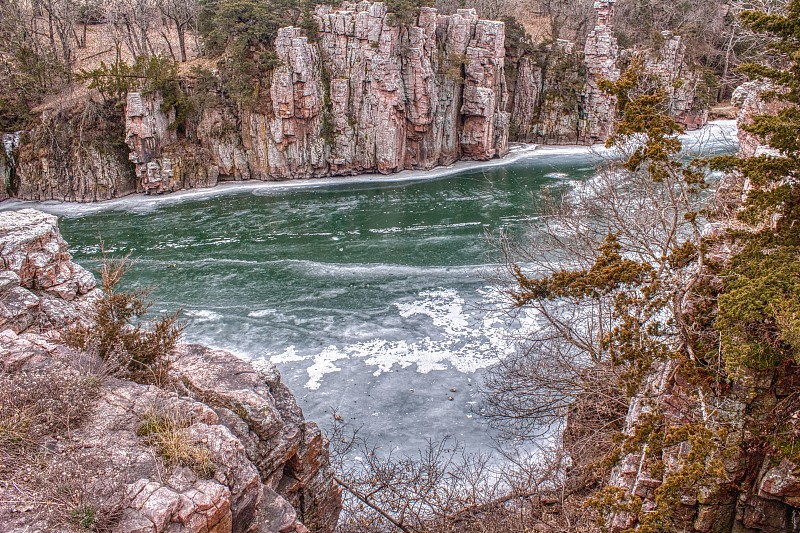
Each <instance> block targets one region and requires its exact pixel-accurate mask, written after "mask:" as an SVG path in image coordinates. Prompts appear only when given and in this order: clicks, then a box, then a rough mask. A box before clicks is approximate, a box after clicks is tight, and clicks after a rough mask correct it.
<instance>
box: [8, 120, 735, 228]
mask: <svg viewBox="0 0 800 533" xmlns="http://www.w3.org/2000/svg"><path fill="white" fill-rule="evenodd" d="M736 131H737V129H736V121H735V120H718V121H712V122H709V123H708V125H706V126H705V127H703V128H701V129H699V130H695V131H691V132H688V133H686V134H685V135H682V136H681V137H680V138H681V140H682V141H684V144H685V146H684V148H685V149H687V150H691V149H692V148H693V147H697V146H702V145H704V144H709V143H711V144H715V145H720V144H727V143H730V144H732V145H733V144H735V142H736ZM687 141H688V142H687ZM604 153H608V150H607V149H606V148H605V147H604V146H603V145H602V144H596V145H593V146H577V145H569V146H551V145H536V144H515V145H513V146H512V148H511V150H510V152H509V154H508V155H507V156H506V157H504V158H502V159H492V160H490V161H458V162H456V163H454V164H452V165H449V166H447V167H438V168H435V169H432V170H404V171H402V172H398V173H396V174H390V175H384V174H360V175H358V176H343V177H332V178H312V179H299V180H289V181H256V180H253V181H239V182H227V183H222V184H220V185H217V186H216V187H211V188H203V189H190V190H186V191H178V192H174V193H169V194H164V195H159V196H148V195H144V194H133V195H129V196H125V197H122V198H115V199H113V200H106V201H103V202H95V203H75V202H59V201H56V200H49V201H44V202H36V201H31V200H15V199H9V200H5V201H3V202H0V211H1V210H7V209H22V208H26V207H32V208H35V209H40V210H41V211H45V212H47V213H50V214H53V215H58V216H65V217H80V216H82V215H90V214H93V213H97V212H102V211H112V210H123V211H132V212H137V213H146V212H149V211H153V210H156V209H158V208H159V207H165V206H168V205H172V204H176V203H181V202H185V201H191V200H203V199H207V198H213V197H216V196H224V195H229V194H237V193H243V192H253V191H263V190H267V191H270V192H274V193H275V194H280V193H281V192H285V191H289V190H293V189H315V188H321V187H329V186H335V185H347V184H384V183H400V182H406V181H426V180H434V179H441V178H445V177H449V176H453V175H455V174H460V173H463V172H468V171H472V170H480V169H484V168H493V167H501V166H505V165H510V164H513V163H516V162H518V161H522V160H525V159H534V158H537V157H538V156H540V155H541V156H554V155H571V154H575V155H578V154H596V155H597V156H598V157H600V155H601V154H604Z"/></svg>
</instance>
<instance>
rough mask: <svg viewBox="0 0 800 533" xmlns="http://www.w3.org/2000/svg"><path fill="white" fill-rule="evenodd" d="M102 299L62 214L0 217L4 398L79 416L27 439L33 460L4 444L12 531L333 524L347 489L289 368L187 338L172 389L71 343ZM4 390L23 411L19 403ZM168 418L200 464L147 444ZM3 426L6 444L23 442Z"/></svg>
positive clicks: (0, 502) (5, 517) (5, 523)
mask: <svg viewBox="0 0 800 533" xmlns="http://www.w3.org/2000/svg"><path fill="white" fill-rule="evenodd" d="M100 297H101V293H100V291H99V290H98V289H96V288H95V280H94V277H93V276H92V274H91V273H89V272H88V271H86V270H85V269H83V268H81V267H80V266H78V265H76V264H75V263H73V262H72V261H71V257H70V255H69V253H68V252H67V245H66V243H65V242H64V240H63V239H62V238H61V235H60V234H59V231H58V227H57V220H56V218H55V217H54V216H50V215H46V214H44V213H41V212H39V211H34V210H31V209H26V210H22V211H19V212H2V213H0V380H2V386H3V387H2V389H1V390H0V393H4V394H7V393H8V391H11V390H14V387H19V389H20V394H21V395H23V396H24V394H32V395H33V396H32V400H31V402H32V403H31V404H30V405H27V407H26V406H25V405H23V406H22V407H23V409H22V410H21V411H20V412H21V413H22V414H25V413H37V412H38V411H37V410H42V411H43V412H49V411H48V410H49V409H50V408H51V407H50V404H51V403H52V402H55V403H58V402H66V404H65V405H64V406H63V409H58V410H56V411H55V412H53V414H52V415H51V416H53V417H55V416H58V415H59V411H61V410H63V411H65V412H66V413H67V414H68V416H67V419H66V426H65V427H59V425H58V424H55V425H53V426H52V428H51V430H50V431H45V432H44V434H43V435H37V437H38V438H37V439H33V438H28V440H26V441H25V442H26V444H25V446H26V447H28V448H27V453H29V454H32V455H26V456H24V458H23V459H22V460H17V459H16V458H15V456H14V455H13V454H14V453H16V452H17V448H15V447H9V448H7V449H6V450H4V455H3V456H2V457H3V464H0V473H2V477H3V479H4V480H7V481H8V482H7V483H2V484H0V524H2V527H0V529H2V530H3V531H78V530H80V531H85V530H86V529H87V528H89V527H96V528H102V529H93V530H102V531H125V532H127V533H132V532H135V533H161V532H167V531H169V532H185V533H190V532H192V533H201V532H214V533H229V532H244V531H248V532H252V533H259V532H260V533H279V532H280V533H289V532H295V533H304V532H305V533H307V532H308V531H309V530H311V531H316V532H322V533H325V532H332V531H333V530H334V527H335V525H336V522H337V519H338V514H339V509H340V505H341V493H340V490H339V488H338V486H337V485H336V483H335V481H334V480H333V470H332V468H331V467H330V465H329V456H328V442H327V440H326V439H325V437H324V436H323V435H322V433H321V432H320V430H319V428H318V427H317V425H316V424H314V423H312V422H308V421H306V420H304V418H303V413H302V411H301V410H300V408H299V407H298V406H297V403H296V401H295V399H294V397H293V396H292V394H291V392H290V391H289V390H288V388H287V387H286V386H285V385H284V384H283V383H282V382H281V378H280V375H279V373H278V371H277V369H276V368H275V367H274V366H272V365H271V364H269V363H266V362H265V363H262V364H260V365H256V366H251V365H250V364H249V363H247V362H245V361H243V360H240V359H238V358H237V357H236V356H234V355H232V354H230V353H227V352H223V351H218V350H211V349H209V348H206V347H204V346H198V345H180V346H179V347H178V348H177V349H176V350H175V352H174V353H173V354H172V357H171V364H170V369H169V376H168V379H167V380H166V381H165V382H164V383H163V384H162V385H161V386H155V385H143V384H140V383H135V382H133V381H129V380H127V379H123V378H120V377H117V374H116V373H115V372H114V370H113V368H114V367H113V364H111V363H109V362H108V361H103V360H101V359H100V357H99V356H98V355H97V354H96V353H89V352H81V351H77V350H74V349H71V348H68V347H67V346H65V345H64V344H63V343H62V341H63V339H64V338H63V332H64V331H66V330H67V327H68V326H69V325H70V324H73V323H75V322H77V321H81V320H85V319H86V318H87V317H91V316H92V312H93V309H94V304H95V302H96V301H97V299H98V298H100ZM32 387H33V388H37V387H38V389H37V390H32ZM26 391H27V392H26ZM50 394H52V397H50V396H48V395H50ZM0 399H2V400H3V402H4V403H3V404H2V405H3V406H4V407H3V408H4V409H6V408H9V409H13V408H14V405H15V403H14V402H15V401H16V400H15V399H13V398H9V397H7V396H3V397H2V398H0ZM41 402H44V403H41ZM48 402H50V403H48ZM20 416H22V415H20ZM37 416H39V418H36V419H35V424H34V425H33V426H32V427H33V429H32V430H31V431H32V432H34V434H35V431H36V430H38V428H39V426H38V425H36V424H39V425H41V424H42V423H43V422H42V421H41V420H40V419H41V415H37ZM167 416H170V417H175V418H174V419H171V420H173V421H174V423H175V424H177V431H178V433H177V434H176V435H177V437H179V440H178V441H175V444H174V446H177V447H178V448H176V449H177V450H183V451H182V452H181V453H184V454H185V453H189V452H191V453H192V454H200V456H201V457H202V458H203V462H202V463H201V466H202V468H197V465H196V464H192V463H191V462H189V464H186V462H185V461H183V460H181V461H180V462H177V463H176V461H175V458H174V457H172V456H170V455H169V454H168V453H167V452H166V451H165V450H166V448H165V446H166V444H163V443H162V444H161V445H158V446H155V445H154V444H153V442H152V441H151V440H149V439H148V437H147V432H146V431H143V428H144V427H145V424H146V423H147V422H148V421H152V420H154V417H167ZM5 420H8V418H4V421H5ZM156 420H158V418H156ZM9 431H14V427H13V426H12V427H11V428H10V429H9ZM5 435H8V433H4V437H3V438H4V440H3V443H4V444H3V445H4V446H5V445H6V444H7V443H9V442H11V443H13V442H14V441H13V440H11V441H9V440H7V439H6V437H5ZM9 446H11V445H9ZM171 446H173V444H171ZM201 452H202V453H201ZM9 453H10V454H11V455H8V454H9ZM18 453H23V451H19V452H18ZM31 457H35V460H32V459H31ZM30 510H35V511H36V512H29V511H30ZM87 524H88V525H87Z"/></svg>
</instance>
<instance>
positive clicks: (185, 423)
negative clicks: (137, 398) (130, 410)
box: [136, 407, 215, 478]
mask: <svg viewBox="0 0 800 533" xmlns="http://www.w3.org/2000/svg"><path fill="white" fill-rule="evenodd" d="M191 425H192V421H191V419H190V418H188V417H186V416H184V415H183V414H181V413H179V412H178V411H176V410H175V409H174V408H166V409H165V408H162V407H153V408H150V409H149V410H148V411H146V412H145V413H144V415H143V416H142V419H141V422H140V424H139V428H138V429H137V430H136V434H137V435H139V436H140V437H143V438H144V440H145V442H147V444H148V445H150V446H153V447H154V448H155V450H156V452H157V453H158V455H160V456H161V458H162V459H164V462H165V463H166V464H167V465H169V466H178V465H179V466H187V467H189V468H191V469H192V471H194V473H195V474H197V475H198V476H199V477H202V478H210V477H212V476H213V475H214V472H215V466H214V462H213V461H212V460H211V454H210V452H209V451H208V448H206V447H205V446H203V445H200V444H196V443H194V442H192V440H191V438H190V436H189V432H188V431H187V428H188V427H189V426H191Z"/></svg>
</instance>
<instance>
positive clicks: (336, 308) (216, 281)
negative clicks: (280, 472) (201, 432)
mask: <svg viewBox="0 0 800 533" xmlns="http://www.w3.org/2000/svg"><path fill="white" fill-rule="evenodd" d="M734 131H735V126H734V125H733V123H732V122H724V123H720V124H717V125H714V126H712V127H710V128H708V129H706V130H704V131H703V132H702V133H694V134H692V135H691V136H689V137H688V138H689V139H692V140H697V139H698V138H699V137H703V138H705V139H707V138H708V137H709V136H712V137H714V140H713V142H711V143H710V144H709V143H706V145H707V146H710V147H711V148H712V149H714V150H716V151H720V150H722V151H729V150H731V149H732V144H731V136H732V133H733V132H734ZM721 133H724V135H720V134H721ZM597 158H598V150H597V149H594V150H593V149H587V148H581V147H572V148H538V149H535V150H531V149H530V148H527V149H519V150H518V151H517V152H516V153H515V155H514V156H513V157H511V158H510V159H509V160H508V161H504V162H502V163H500V164H498V162H494V163H493V164H491V165H485V166H469V165H462V166H460V167H456V168H455V169H451V170H449V171H448V170H445V171H438V172H433V173H411V174H408V173H405V174H400V175H397V176H392V177H385V178H375V177H357V178H348V179H338V180H324V181H321V182H304V183H300V184H297V183H289V184H286V183H284V184H268V183H257V184H249V183H248V184H245V185H240V186H231V187H226V188H222V189H213V190H208V191H191V192H188V193H184V194H177V195H171V196H165V197H159V198H153V197H141V196H139V197H131V198H126V199H122V200H117V201H112V202H108V203H104V204H100V205H91V206H74V205H70V206H67V205H63V204H34V205H33V206H34V207H38V208H42V209H44V210H47V211H51V212H54V213H56V214H59V215H62V220H61V223H60V226H61V230H62V233H63V235H64V238H65V239H66V240H67V241H68V242H69V244H70V246H71V251H72V253H73V255H74V257H75V260H76V261H77V262H79V263H80V264H82V265H84V266H87V267H90V268H92V267H96V266H97V264H98V261H99V258H100V248H101V247H100V242H101V241H103V242H104V243H105V244H106V247H107V248H108V250H110V251H111V252H112V253H113V254H115V255H121V254H127V253H130V254H132V256H133V257H135V258H136V262H135V264H134V266H133V268H132V269H131V271H130V273H129V274H128V277H127V279H126V282H125V284H126V286H127V287H131V288H133V287H152V288H153V292H152V300H153V301H154V306H153V310H154V311H173V310H176V309H182V318H183V320H184V321H185V322H186V324H187V328H186V331H185V334H184V340H185V341H188V342H199V343H203V344H207V345H210V346H212V347H217V348H222V349H226V350H229V351H231V352H233V353H234V354H237V355H239V356H241V357H244V358H247V359H250V360H254V361H258V360H270V361H272V362H273V363H275V364H276V365H277V366H278V368H279V369H280V371H281V373H282V375H283V379H284V381H285V382H286V383H287V384H288V385H289V386H290V387H291V388H292V390H293V391H294V392H295V394H296V396H297V398H298V401H299V403H300V405H301V406H302V408H303V410H304V412H305V414H306V416H307V417H308V418H311V419H314V420H317V421H319V422H320V423H321V425H322V426H323V427H324V426H325V425H327V423H328V421H329V420H330V419H331V412H332V411H333V410H336V412H337V413H338V414H339V415H340V416H341V417H342V418H343V419H344V420H345V421H347V422H348V423H350V424H352V425H353V426H354V427H355V426H361V427H362V430H361V432H362V435H364V436H366V437H367V438H369V439H370V440H372V441H373V442H375V443H378V444H380V445H381V446H382V447H383V448H384V449H386V450H399V451H402V452H408V453H411V452H413V450H415V449H416V448H418V447H420V446H423V445H424V444H425V443H426V441H427V439H428V438H433V439H439V438H441V437H443V436H445V435H450V436H452V437H455V438H456V439H458V440H461V441H464V442H466V443H467V444H468V448H469V449H471V450H485V449H488V448H489V447H490V446H491V445H492V438H493V435H492V433H491V431H489V430H488V429H487V427H486V426H485V424H484V423H483V421H482V420H481V419H480V416H479V414H478V411H479V408H480V407H479V406H480V397H479V394H478V387H479V384H480V379H481V376H482V373H483V372H484V371H485V369H486V368H487V367H488V366H490V365H491V364H492V363H494V362H496V361H497V360H498V359H499V358H501V357H505V356H506V355H508V354H509V353H511V351H513V350H514V343H513V341H512V340H511V339H510V337H509V335H508V331H509V327H511V328H512V329H513V328H514V327H518V326H519V323H517V324H516V325H515V326H509V323H508V319H507V318H506V313H505V311H506V310H505V308H504V307H503V306H502V305H499V304H498V303H497V299H496V298H494V297H493V296H492V283H491V281H490V278H491V275H492V272H493V271H494V269H495V267H496V265H497V264H498V262H499V261H500V260H501V258H500V257H499V255H498V254H497V252H496V251H495V248H494V246H493V242H492V241H493V239H495V238H496V236H497V235H498V233H499V232H500V231H501V230H505V231H506V232H508V234H509V235H511V236H512V237H513V238H515V239H524V238H525V235H526V234H527V232H529V231H535V226H536V217H537V212H536V210H535V209H534V203H533V201H532V197H535V196H536V195H537V194H539V192H540V191H541V190H542V188H545V187H549V188H556V189H565V188H568V187H571V186H573V185H574V184H575V183H576V182H579V181H580V180H585V179H589V178H591V176H592V175H593V174H594V165H595V163H596V162H597ZM4 205H5V207H11V208H18V207H23V206H30V205H31V204H30V203H25V202H17V203H11V204H8V203H6V204H4ZM528 319H529V320H528V321H529V322H530V323H535V317H528ZM527 325H530V324H527ZM523 326H526V324H523Z"/></svg>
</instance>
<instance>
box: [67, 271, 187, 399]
mask: <svg viewBox="0 0 800 533" xmlns="http://www.w3.org/2000/svg"><path fill="white" fill-rule="evenodd" d="M130 267H131V261H130V258H129V256H125V257H123V258H122V259H118V260H114V259H110V258H108V257H107V256H105V255H104V260H103V265H102V267H101V268H100V276H101V287H102V290H103V296H102V297H101V298H100V299H98V300H97V303H96V306H95V310H94V316H92V317H91V323H90V324H78V325H76V326H74V327H73V328H72V329H71V330H70V331H69V332H68V334H67V337H66V341H67V344H68V345H70V346H71V347H73V348H77V349H81V350H85V351H92V352H95V353H97V354H98V355H99V356H100V357H101V358H102V359H103V360H104V361H106V362H108V363H110V365H111V367H112V369H113V371H114V372H116V373H119V374H121V375H123V376H125V377H128V378H130V379H132V380H134V381H136V382H138V383H152V384H155V385H163V384H164V383H166V382H167V380H168V373H169V368H170V355H171V354H172V352H173V350H174V348H175V345H176V344H177V342H178V339H179V338H180V336H181V333H182V332H183V328H184V326H183V325H182V324H179V323H178V313H177V312H176V313H173V314H170V315H166V316H162V317H160V318H158V319H156V320H153V321H151V322H147V321H146V320H145V317H146V315H147V313H148V311H149V309H150V303H149V302H148V301H147V297H148V294H149V291H147V290H142V289H139V290H134V291H122V290H118V286H119V283H120V281H121V280H122V278H123V276H124V275H125V274H126V273H127V272H128V270H130Z"/></svg>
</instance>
